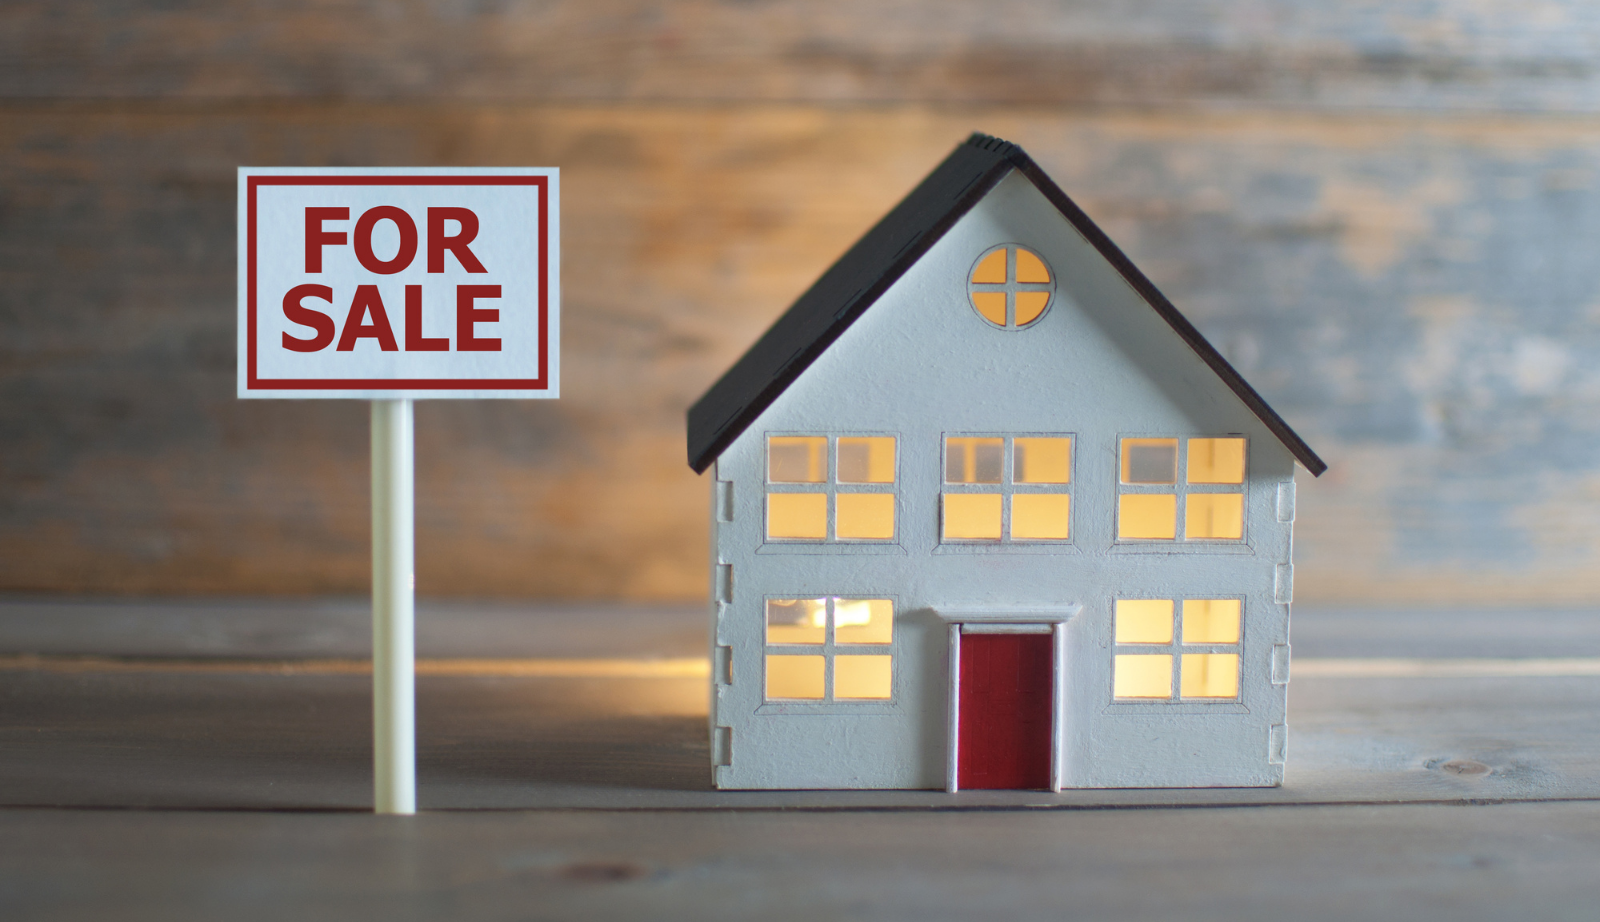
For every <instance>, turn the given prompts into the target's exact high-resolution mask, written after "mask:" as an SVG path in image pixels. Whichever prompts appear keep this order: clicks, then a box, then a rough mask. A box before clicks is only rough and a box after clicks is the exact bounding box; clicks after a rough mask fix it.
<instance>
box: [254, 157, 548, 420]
mask: <svg viewBox="0 0 1600 922" xmlns="http://www.w3.org/2000/svg"><path fill="white" fill-rule="evenodd" d="M245 184H246V191H245V200H246V211H247V215H246V234H247V235H248V237H249V243H248V246H249V258H248V260H247V263H246V267H245V275H246V278H245V284H246V286H247V288H248V294H247V296H246V301H245V322H246V323H247V325H248V328H247V329H246V330H245V336H246V347H245V364H246V368H245V390H247V391H251V390H298V391H311V390H351V391H354V390H439V391H471V390H518V391H544V390H549V389H550V380H549V379H550V373H549V372H550V366H549V361H550V287H549V280H550V177H549V176H516V175H513V176H490V175H482V174H471V175H466V176H392V175H365V176H363V175H359V174H358V175H344V176H340V175H321V176H316V175H305V174H293V175H282V174H268V175H261V176H250V177H247V178H246V180H245ZM257 186H537V187H538V188H539V244H540V246H539V334H540V335H539V377H537V378H477V379H472V378H260V377H257V375H256V187H257Z"/></svg>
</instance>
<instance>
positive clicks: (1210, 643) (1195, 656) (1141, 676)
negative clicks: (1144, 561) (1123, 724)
mask: <svg viewBox="0 0 1600 922" xmlns="http://www.w3.org/2000/svg"><path fill="white" fill-rule="evenodd" d="M1243 608H1244V605H1243V603H1242V602H1241V600H1239V599H1182V600H1174V599H1118V600H1117V603H1116V624H1115V628H1114V633H1115V640H1116V652H1115V654H1114V655H1113V662H1112V697H1114V698H1115V699H1116V700H1118V701H1138V700H1145V701H1151V700H1166V701H1171V700H1176V699H1187V700H1211V701H1217V700H1235V699H1237V698H1238V697H1239V646H1240V638H1241V637H1242V633H1241V628H1242V626H1243ZM1180 613H1181V617H1178V615H1179V614H1180ZM1174 691H1176V692H1177V694H1176V695H1174V694H1173V693H1174Z"/></svg>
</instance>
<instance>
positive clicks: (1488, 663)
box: [0, 653, 1600, 679]
mask: <svg viewBox="0 0 1600 922" xmlns="http://www.w3.org/2000/svg"><path fill="white" fill-rule="evenodd" d="M20 670H34V671H41V672H174V673H252V674H267V675H369V674H371V672H372V663H371V661H370V660H364V659H349V658H345V659H340V658H299V659H244V658H223V657H194V658H185V657H159V656H79V655H60V654H53V655H40V654H32V653H23V654H6V655H0V671H20ZM416 670H417V675H419V676H465V677H472V676H485V677H504V678H569V679H607V678H617V679H704V678H709V677H710V675H711V663H710V661H709V660H705V659H699V658H696V657H679V658H669V659H567V658H522V659H479V658H454V659H419V660H417V663H416ZM1292 675H1297V676H1299V677H1301V678H1317V679H1358V678H1372V679H1492V678H1561V677H1573V676H1600V656H1569V657H1525V658H1513V657H1502V658H1489V657H1476V658H1463V659H1424V658H1405V657H1343V658H1333V657H1327V658H1307V659H1298V660H1295V661H1294V665H1293V673H1292Z"/></svg>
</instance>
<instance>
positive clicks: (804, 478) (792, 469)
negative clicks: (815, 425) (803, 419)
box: [767, 436, 828, 483]
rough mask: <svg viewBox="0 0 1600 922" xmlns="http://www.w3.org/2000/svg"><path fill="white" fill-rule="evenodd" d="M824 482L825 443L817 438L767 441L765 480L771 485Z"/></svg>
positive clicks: (773, 439) (826, 457)
mask: <svg viewBox="0 0 1600 922" xmlns="http://www.w3.org/2000/svg"><path fill="white" fill-rule="evenodd" d="M827 479H828V440H827V439H826V438H823V437H821V436H772V437H771V438H769V439H767V480H768V481H770V482H772V483H822V482H823V481H825V480H827Z"/></svg>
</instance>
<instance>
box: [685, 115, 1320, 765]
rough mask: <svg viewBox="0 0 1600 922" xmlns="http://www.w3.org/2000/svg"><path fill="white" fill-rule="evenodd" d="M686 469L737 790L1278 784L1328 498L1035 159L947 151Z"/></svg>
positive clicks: (720, 756)
mask: <svg viewBox="0 0 1600 922" xmlns="http://www.w3.org/2000/svg"><path fill="white" fill-rule="evenodd" d="M688 436H689V461H690V464H691V466H692V467H693V468H694V469H695V470H696V471H705V470H706V469H707V468H711V469H713V470H714V476H713V478H712V510H711V515H712V555H713V561H712V568H713V580H712V582H713V587H714V588H713V599H712V609H713V623H714V625H715V628H714V634H713V640H712V663H713V670H712V672H713V676H712V683H713V694H712V707H711V731H712V761H713V763H714V765H715V769H714V771H715V780H716V784H717V786H718V787H721V788H943V789H946V790H952V791H953V790H957V789H966V788H1045V789H1058V790H1059V789H1061V788H1064V787H1180V786H1181V787H1194V786H1246V785H1251V786H1258V785H1275V784H1278V783H1280V782H1281V780H1282V778H1283V764H1284V759H1285V755H1286V752H1287V747H1288V740H1287V731H1286V726H1285V720H1284V707H1285V701H1286V690H1287V683H1288V679H1289V600H1290V596H1291V594H1292V588H1293V573H1294V570H1293V567H1292V564H1291V561H1290V550H1291V547H1292V541H1291V534H1292V530H1293V522H1294V505H1295V504H1294V499H1295V484H1294V473H1295V462H1296V461H1298V462H1300V463H1301V464H1302V465H1304V466H1305V467H1306V468H1307V469H1308V470H1309V471H1310V472H1311V473H1312V474H1321V473H1322V471H1323V470H1324V469H1325V467H1326V465H1324V464H1323V462H1322V461H1321V459H1319V458H1318V457H1317V456H1316V454H1315V453H1313V452H1312V450H1311V449H1310V448H1309V447H1308V446H1307V445H1306V444H1305V442H1303V441H1301V439H1300V438H1299V437H1298V436H1296V435H1295V434H1294V432H1293V431H1292V430H1290V428H1289V427H1288V426H1287V425H1286V424H1285V423H1284V421H1283V420H1282V419H1281V418H1279V417H1278V415H1277V414H1276V413H1274V412H1273V411H1272V409H1271V408H1270V407H1268V406H1267V405H1266V404H1265V403H1264V402H1263V401H1262V400H1261V398H1260V397H1259V396H1258V395H1257V394H1256V392H1255V391H1254V390H1252V389H1251V387H1250V386H1249V385H1248V384H1246V383H1245V381H1244V380H1243V379H1242V378H1240V377H1239V375H1238V373H1237V372H1235V371H1234V370H1233V368H1232V367H1230V366H1229V365H1228V363H1227V362H1226V361H1224V360H1223V358H1222V356H1221V355H1219V354H1218V353H1217V351H1216V350H1215V349H1213V348H1212V347H1211V346H1210V344H1208V343H1207V342H1206V341H1205V340H1204V339H1203V338H1202V337H1201V336H1200V334H1199V333H1198V332H1197V331H1196V330H1195V328H1194V327H1193V326H1192V325H1190V323H1189V322H1188V321H1187V320H1185V319H1184V317H1183V316H1182V315H1181V314H1179V313H1178V311H1177V310H1176V309H1175V308H1174V307H1173V306H1172V304H1171V303H1169V302H1168V301H1167V299H1166V298H1165V297H1163V296H1162V295H1161V293H1160V292H1158V291H1157V290H1156V289H1155V287H1154V286H1153V285H1151V284H1150V282H1149V280H1148V279H1146V278H1145V277H1144V276H1143V275H1142V274H1141V273H1140V272H1139V270H1138V269H1136V268H1135V267H1134V266H1133V264H1132V263H1130V262H1129V261H1128V259H1127V257H1126V256H1124V255H1123V254H1122V252H1121V251H1120V250H1118V249H1117V247H1116V246H1115V245H1114V244H1113V243H1112V242H1111V241H1110V240H1109V239H1108V238H1107V237H1106V236H1105V234H1104V233H1102V232H1101V230H1100V229H1099V228H1098V227H1096V226H1095V225H1094V223H1093V222H1091V221H1090V220H1089V218H1088V217H1087V216H1086V215H1085V214H1084V213H1083V211H1081V210H1080V209H1079V208H1078V207H1077V206H1076V205H1074V204H1073V203H1072V201H1071V200H1070V199H1068V198H1067V197H1066V195H1065V194H1063V193H1062V191H1061V190H1060V189H1059V188H1057V187H1056V185H1055V184H1054V183H1053V182H1051V180H1050V179H1049V177H1047V176H1045V175H1044V173H1043V172H1042V171H1041V170H1040V169H1039V167H1038V166H1037V165H1036V164H1034V162H1033V161H1032V160H1031V159H1029V157H1028V156H1027V155H1026V154H1025V153H1023V151H1022V150H1021V149H1020V148H1018V147H1017V146H1015V145H1013V144H1010V143H1008V142H1005V141H1001V140H999V139H997V138H992V137H988V136H984V135H974V136H973V137H972V138H970V139H969V140H968V141H967V142H966V143H965V144H963V145H961V146H960V147H958V148H957V149H956V150H955V152H954V153H952V154H951V155H950V157H949V158H948V159H946V160H945V161H944V163H942V164H941V165H940V166H939V167H938V169H936V170H935V171H934V172H933V173H932V174H931V175H930V176H928V178H927V179H925V180H924V181H923V182H922V184H921V185H920V186H918V187H917V188H916V190H915V191H913V192H912V193H911V194H910V195H909V196H908V197H907V198H906V199H905V200H903V201H902V202H901V203H900V204H899V205H897V206H896V207H895V209H894V210H893V211H892V212H890V213H889V215H888V216H887V217H885V218H884V219H883V220H882V221H881V222H880V223H879V224H878V225H877V226H876V227H874V228H873V229H872V230H871V231H870V232H869V233H868V234H867V235H866V236H865V237H863V238H862V239H861V240H860V241H859V242H858V243H856V245H855V246H854V247H852V248H851V249H850V251H849V252H847V253H846V254H845V255H844V256H843V257H842V258H841V259H840V260H839V261H838V262H837V263H835V264H834V265H833V266H832V267H831V268H830V269H829V270H828V271H827V272H826V273H825V274H824V275H823V276H822V277H821V279H819V280H818V281H817V283H816V284H815V285H813V286H812V288H811V289H810V290H809V291H807V292H806V293H805V294H804V295H803V296H802V297H801V298H800V300H799V301H798V302H796V303H795V305H794V306H793V307H791V308H790V309H789V311H788V312H787V313H785V314H784V315H783V316H782V317H781V318H779V320H778V321H777V323H776V324H774V325H773V327H772V328H771V329H770V330H769V331H767V333H766V334H765V335H764V336H762V338H761V339H760V341H758V342H757V343H756V344H755V345H754V346H753V347H751V349H750V351H749V352H748V353H746V354H745V355H744V357H743V358H741V359H740V360H739V362H738V363H737V364H736V365H734V367H733V368H732V369H730V370H729V371H728V373H727V374H726V375H725V376H723V378H722V379H721V380H720V381H718V382H717V384H716V385H715V386H714V387H712V388H711V390H710V391H709V392H708V393H707V394H706V395H705V396H704V397H702V398H701V399H700V401H699V402H698V403H696V404H695V406H694V407H693V408H692V409H691V410H690V411H689V420H688Z"/></svg>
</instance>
